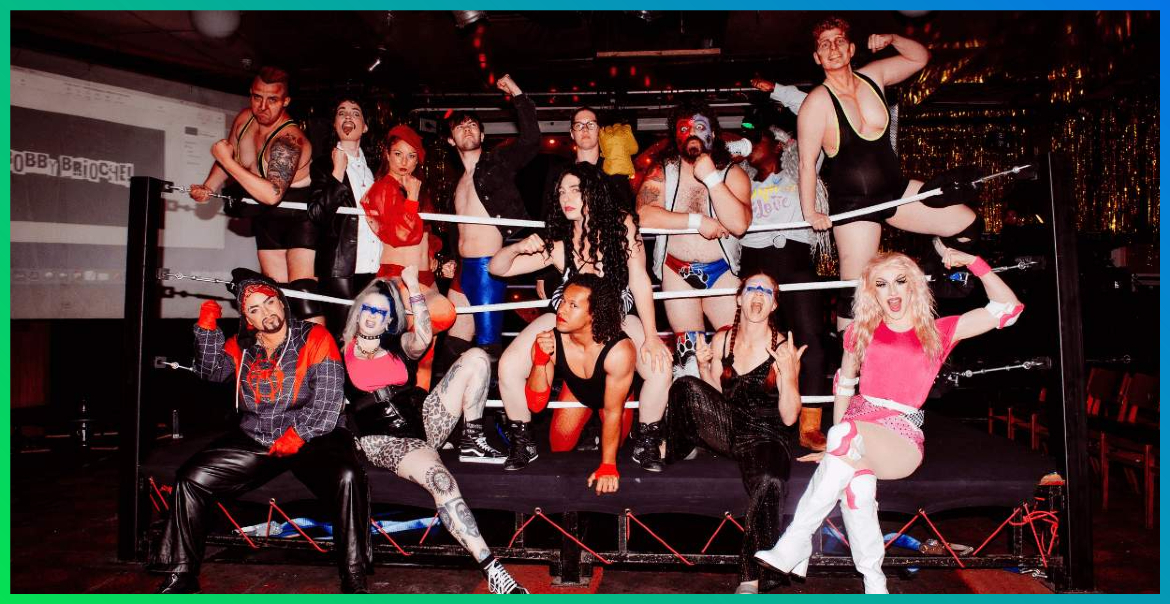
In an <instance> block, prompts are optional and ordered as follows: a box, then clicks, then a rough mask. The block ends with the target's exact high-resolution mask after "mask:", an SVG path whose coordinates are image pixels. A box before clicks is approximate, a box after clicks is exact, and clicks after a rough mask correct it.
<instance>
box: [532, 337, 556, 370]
mask: <svg viewBox="0 0 1170 604" xmlns="http://www.w3.org/2000/svg"><path fill="white" fill-rule="evenodd" d="M551 358H552V355H550V354H549V353H547V352H545V351H544V349H543V348H541V347H540V344H538V343H536V342H533V343H532V364H533V365H535V366H537V367H541V366H543V365H546V364H548V360H549V359H551Z"/></svg>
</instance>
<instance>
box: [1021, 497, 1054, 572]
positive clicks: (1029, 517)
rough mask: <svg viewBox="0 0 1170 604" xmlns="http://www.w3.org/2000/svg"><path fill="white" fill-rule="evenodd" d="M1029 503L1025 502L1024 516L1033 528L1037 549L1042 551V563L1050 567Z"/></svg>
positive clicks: (1045, 566)
mask: <svg viewBox="0 0 1170 604" xmlns="http://www.w3.org/2000/svg"><path fill="white" fill-rule="evenodd" d="M1029 512H1030V510H1029V509H1028V504H1026V503H1025V504H1024V518H1026V519H1027V521H1028V528H1030V529H1032V538H1033V539H1035V540H1036V549H1037V550H1038V551H1039V552H1040V563H1041V564H1043V565H1044V568H1048V556H1046V555H1044V546H1043V545H1041V544H1040V535H1039V534H1038V533H1036V523H1035V522H1034V520H1033V519H1032V518H1031V515H1030V513H1029Z"/></svg>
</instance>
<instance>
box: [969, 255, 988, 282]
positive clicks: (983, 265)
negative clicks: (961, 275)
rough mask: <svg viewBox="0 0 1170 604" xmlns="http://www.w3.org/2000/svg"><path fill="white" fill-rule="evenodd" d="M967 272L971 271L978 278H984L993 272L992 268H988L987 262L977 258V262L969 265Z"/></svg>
mask: <svg viewBox="0 0 1170 604" xmlns="http://www.w3.org/2000/svg"><path fill="white" fill-rule="evenodd" d="M967 270H969V271H971V274H972V275H975V276H976V277H982V276H983V275H986V274H987V273H990V272H991V267H990V266H988V264H987V261H986V260H984V259H982V258H980V257H978V256H976V257H975V261H974V262H972V263H971V264H968V265H967Z"/></svg>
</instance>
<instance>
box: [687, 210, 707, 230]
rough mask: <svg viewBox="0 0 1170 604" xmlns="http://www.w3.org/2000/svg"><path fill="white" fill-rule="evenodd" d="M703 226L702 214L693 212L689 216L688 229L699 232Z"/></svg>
mask: <svg viewBox="0 0 1170 604" xmlns="http://www.w3.org/2000/svg"><path fill="white" fill-rule="evenodd" d="M702 225H703V215H702V214H697V213H695V212H692V213H690V214H688V215H687V228H688V229H695V230H696V231H697V230H699V227H700V226H702Z"/></svg>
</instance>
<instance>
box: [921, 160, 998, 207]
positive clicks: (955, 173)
mask: <svg viewBox="0 0 1170 604" xmlns="http://www.w3.org/2000/svg"><path fill="white" fill-rule="evenodd" d="M982 177H983V173H982V171H980V170H979V169H978V168H976V167H975V166H960V167H958V168H952V169H950V170H947V171H946V172H943V173H942V174H939V175H937V176H935V177H934V178H932V179H930V180H929V181H927V183H926V184H924V185H922V188H921V189H919V192H920V193H925V192H927V191H930V190H932V189H942V195H935V196H933V197H927V198H926V199H923V200H922V203H924V204H926V205H927V206H928V207H931V208H949V207H950V206H957V205H965V206H967V207H969V208H972V209H975V208H978V207H979V192H980V191H981V190H983V184H982V183H979V184H974V181H976V180H978V179H980V178H982Z"/></svg>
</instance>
